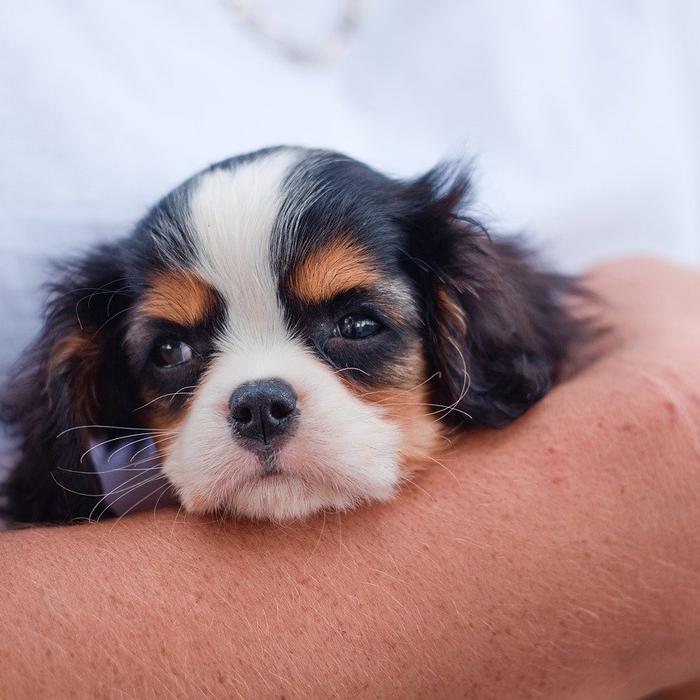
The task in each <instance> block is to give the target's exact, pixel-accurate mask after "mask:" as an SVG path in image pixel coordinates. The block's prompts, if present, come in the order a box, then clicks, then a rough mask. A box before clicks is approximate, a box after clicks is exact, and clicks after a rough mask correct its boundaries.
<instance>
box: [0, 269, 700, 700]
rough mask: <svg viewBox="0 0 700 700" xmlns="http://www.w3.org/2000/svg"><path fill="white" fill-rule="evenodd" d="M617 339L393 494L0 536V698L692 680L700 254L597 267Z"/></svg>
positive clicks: (434, 691)
mask: <svg viewBox="0 0 700 700" xmlns="http://www.w3.org/2000/svg"><path fill="white" fill-rule="evenodd" d="M590 283H591V286H592V287H593V288H594V289H595V290H597V291H598V292H599V293H600V294H602V295H603V296H604V298H605V299H607V300H608V302H609V304H610V309H609V311H608V312H607V313H608V314H609V320H610V322H611V323H613V324H614V326H615V328H616V330H617V339H616V341H615V342H614V343H613V347H611V348H609V349H607V350H606V351H605V354H604V357H603V358H602V359H601V360H599V361H598V362H596V363H595V364H594V365H593V366H592V367H590V368H589V369H587V370H585V371H584V372H583V373H582V374H580V375H578V376H577V377H576V378H574V379H572V380H570V381H568V382H567V383H565V384H563V385H562V386H560V387H558V388H556V389H555V390H554V391H553V392H552V393H551V394H550V395H549V396H548V397H547V398H546V399H545V400H544V401H543V402H542V403H541V404H540V405H538V406H537V407H536V408H535V409H533V410H532V411H530V412H529V413H528V414H527V415H526V416H525V417H524V418H523V419H521V420H519V421H517V422H516V424H514V425H513V426H511V427H510V428H508V429H506V430H503V431H498V432H482V433H478V434H473V435H471V436H469V437H468V439H466V440H464V441H463V443H462V444H461V445H459V446H454V447H453V448H452V450H450V452H449V454H448V455H447V456H446V457H445V458H443V459H441V462H442V463H443V464H442V466H440V465H438V464H435V465H431V467H430V469H429V470H427V471H426V472H425V473H424V474H423V475H421V476H420V477H418V478H416V484H415V486H411V485H409V486H408V487H406V488H405V490H404V492H403V493H402V495H401V497H400V498H399V499H397V500H396V501H394V502H392V503H389V504H385V505H375V506H370V507H365V508H362V509H359V510H358V511H356V512H353V513H348V514H344V515H342V516H339V515H337V514H332V515H326V516H325V517H320V518H317V519H315V520H312V521H309V522H305V523H301V524H298V525H294V526H292V527H286V528H279V527H272V526H265V525H259V524H258V525H256V524H250V523H241V522H238V523H225V524H219V523H209V522H205V521H203V520H198V519H195V518H186V517H184V516H182V515H180V516H179V517H176V513H175V512H174V511H169V510H165V511H159V512H158V513H156V514H154V513H152V512H150V513H145V514H141V515H138V516H134V517H128V518H125V519H123V520H121V521H119V522H117V523H114V522H105V523H101V524H96V525H95V524H93V525H83V526H76V527H72V528H54V529H46V528H37V529H31V530H24V531H16V532H10V533H5V534H4V535H2V537H0V562H2V565H1V566H0V586H1V587H2V591H3V593H2V596H0V620H2V627H3V632H2V634H1V635H0V659H1V661H0V687H1V688H2V695H3V697H8V698H15V697H16V698H20V697H58V698H60V697H71V698H74V697H82V696H91V697H139V698H144V697H189V698H199V697H245V698H248V697H278V698H279V697H286V698H294V697H300V698H301V697H304V698H306V697H333V696H339V697H357V696H359V697H368V698H370V697H372V698H376V697H449V698H452V697H478V698H504V697H538V698H539V697H545V698H549V697H551V698H562V697H566V698H592V697H595V698H633V697H639V696H642V695H644V694H646V693H649V692H651V691H653V690H655V689H658V688H662V687H665V686H670V685H673V684H678V683H682V682H685V681H688V680H691V679H692V678H694V677H697V676H699V675H700V544H699V542H698V532H700V273H698V272H697V271H691V270H687V269H682V268H678V267H673V266H670V265H666V264H663V263H656V262H652V261H646V260H637V261H625V262H619V263H614V264H611V265H609V266H606V267H604V268H601V269H599V270H597V271H596V272H595V273H593V274H592V275H591V282H590Z"/></svg>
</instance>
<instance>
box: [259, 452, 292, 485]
mask: <svg viewBox="0 0 700 700" xmlns="http://www.w3.org/2000/svg"><path fill="white" fill-rule="evenodd" d="M258 462H259V465H260V466H259V468H258V470H257V472H256V473H255V474H254V475H253V478H255V479H274V478H275V477H279V476H285V475H286V473H285V471H284V469H283V468H282V466H281V464H280V462H279V459H278V453H277V450H274V449H273V448H271V447H268V448H266V449H264V450H262V451H261V452H260V454H259V456H258Z"/></svg>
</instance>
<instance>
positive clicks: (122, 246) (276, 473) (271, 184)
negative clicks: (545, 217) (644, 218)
mask: <svg viewBox="0 0 700 700" xmlns="http://www.w3.org/2000/svg"><path fill="white" fill-rule="evenodd" d="M467 194H468V182H467V178H466V174H464V173H463V172H460V171H456V172H455V171H454V169H453V170H452V174H451V175H449V174H448V173H447V171H446V169H444V168H438V169H435V170H433V171H431V172H430V173H428V174H427V175H426V176H424V177H422V178H420V179H418V180H415V181H411V182H400V181H396V180H391V179H388V178H386V177H384V176H382V175H380V174H378V173H377V172H375V171H373V170H371V169H370V168H368V167H366V166H365V165H362V164H361V163H358V162H357V161H354V160H352V159H350V158H347V157H345V156H342V155H339V154H335V153H328V152H320V151H307V150H303V149H295V148H278V149H268V150H265V151H261V152H258V153H255V154H251V155H248V156H243V157H239V158H234V159H232V160H229V161H225V162H223V163H220V164H218V165H215V166H212V167H211V168H209V169H208V170H206V171H204V172H203V173H201V174H199V175H197V176H195V177H194V178H192V179H191V180H189V181H187V182H186V183H184V184H183V185H182V186H180V187H179V188H177V189H176V190H175V191H174V192H172V193H171V194H169V195H168V196H167V197H166V198H165V199H163V200H162V201H161V202H160V203H159V204H158V205H157V206H156V207H155V208H154V209H153V210H152V211H151V212H150V213H149V214H148V216H147V217H146V218H145V219H144V220H143V221H142V222H141V223H140V224H139V225H138V227H137V228H136V230H135V232H134V233H133V235H132V236H131V237H129V238H128V239H126V240H124V241H121V242H119V243H118V244H115V245H112V246H109V247H107V248H103V249H100V250H98V251H96V252H94V253H93V254H92V255H90V256H89V257H88V258H85V259H83V260H81V261H79V262H78V263H77V264H75V265H72V266H69V267H68V268H67V269H66V271H65V272H64V275H63V279H62V280H61V281H60V282H59V283H58V284H57V285H55V288H54V295H53V297H52V301H51V304H50V307H49V312H48V315H47V321H46V325H45V328H44V332H43V335H42V337H41V338H40V339H39V341H38V343H37V344H36V346H35V347H34V349H33V350H32V352H31V353H30V356H29V358H28V360H27V362H26V363H25V369H24V371H23V372H22V373H20V376H19V378H18V381H17V383H16V387H15V393H14V395H13V396H12V397H11V402H10V413H11V415H10V418H11V419H12V420H13V421H14V422H15V423H16V424H17V425H18V426H19V428H20V429H21V431H22V433H23V436H24V453H23V454H24V456H23V464H21V465H20V466H19V468H18V469H17V470H16V472H15V474H14V476H13V479H12V481H11V482H10V485H9V493H10V498H11V501H12V500H14V501H15V502H16V503H25V504H27V503H34V506H31V508H34V511H32V512H35V513H39V512H41V513H44V515H42V516H41V517H45V514H46V512H47V509H48V511H51V508H54V509H55V513H54V512H53V511H51V512H50V513H49V515H50V516H54V517H57V518H58V519H65V517H70V516H71V515H73V514H75V511H76V510H78V511H80V510H81V504H80V502H79V501H78V503H77V505H76V497H73V498H72V500H68V497H67V496H66V493H65V490H66V489H64V493H63V494H62V496H61V497H57V494H56V489H57V488H60V486H61V485H63V486H65V483H66V481H65V479H66V474H69V473H71V472H76V471H77V472H81V479H82V481H81V483H80V488H81V489H86V490H87V493H97V491H96V490H95V489H96V488H97V487H96V485H95V483H94V477H93V476H92V475H91V474H90V470H83V469H82V467H80V466H79V464H80V457H81V456H82V455H83V454H84V453H85V451H86V450H88V449H89V444H90V440H91V439H92V440H94V439H95V436H96V435H98V436H99V437H100V439H101V441H104V440H111V441H113V446H114V447H117V446H119V445H120V444H122V442H123V441H125V440H129V439H131V440H133V439H134V436H136V438H135V439H141V438H143V439H146V438H147V437H148V436H151V437H152V439H153V440H155V443H156V445H157V447H158V450H159V453H160V455H161V468H162V471H163V473H164V474H165V476H166V477H167V479H168V481H169V482H170V483H171V484H172V486H173V487H174V489H175V491H176V492H177V494H178V496H179V498H180V499H181V501H182V503H183V504H184V506H185V508H186V509H188V510H190V511H194V512H211V511H217V512H220V511H224V512H230V513H233V514H241V515H246V516H250V517H255V518H270V519H275V520H284V519H290V518H296V517H300V516H304V515H306V514H309V513H311V512H314V511H317V510H320V509H325V508H337V509H343V508H347V507H349V506H352V505H353V504H355V503H357V502H359V501H363V500H368V499H387V498H389V497H390V496H391V495H392V494H393V493H394V492H395V490H396V488H397V486H398V485H399V484H400V483H401V480H402V479H403V478H405V477H407V475H408V474H410V473H411V471H412V470H414V469H416V468H417V467H419V466H421V465H423V464H425V463H426V462H429V461H430V456H431V454H432V453H434V452H435V451H436V449H437V447H438V444H439V439H440V433H441V431H442V430H444V429H445V428H446V427H448V426H451V427H455V426H460V425H489V426H496V425H501V424H503V423H505V422H507V421H509V420H511V419H513V418H515V417H516V416H518V415H519V414H521V413H522V412H523V411H524V410H525V409H526V408H527V407H528V406H529V405H530V404H532V403H533V402H534V401H536V400H537V399H538V398H540V397H541V396H542V395H543V394H544V392H545V391H546V390H547V389H548V387H549V386H550V383H551V381H552V380H553V378H554V377H555V375H556V372H557V370H558V368H559V366H560V364H561V361H562V359H563V356H564V352H565V348H566V344H567V340H568V339H569V338H570V336H571V334H572V333H574V331H575V324H574V322H573V321H571V319H570V318H569V317H568V315H567V313H566V312H565V311H564V309H563V308H562V306H561V295H562V293H564V292H565V291H566V288H567V281H566V280H565V279H563V278H561V277H558V276H555V275H550V274H547V273H544V272H541V271H540V270H539V269H537V267H536V265H535V264H534V263H533V262H532V261H531V260H530V259H529V257H528V256H527V254H526V253H524V252H523V251H522V250H521V249H520V248H519V247H518V246H517V245H516V244H514V243H512V242H499V243H496V242H494V241H492V240H491V239H489V237H488V236H487V235H486V233H485V232H484V230H483V229H482V228H481V227H480V226H479V225H478V224H476V223H475V222H474V221H472V220H470V219H469V218H465V216H464V206H465V199H466V197H467ZM87 426H93V427H87ZM127 429H128V430H127ZM42 470H43V471H45V472H46V473H47V474H48V472H49V471H53V475H52V477H51V480H49V479H47V478H43V477H42V476H41V475H40V472H41V473H43V472H42ZM83 472H85V473H83ZM57 482H58V485H57ZM71 483H72V484H74V483H75V482H71ZM13 489H14V491H13ZM72 490H73V491H79V489H77V488H73V489H72ZM49 503H54V504H56V503H59V504H61V503H62V504H63V505H54V506H51V507H49V506H48V505H47V504H49ZM26 507H27V508H30V506H26ZM23 515H24V516H25V518H26V519H30V518H31V513H29V512H28V513H22V512H19V509H17V508H16V509H15V517H19V518H20V519H25V518H22V516H23Z"/></svg>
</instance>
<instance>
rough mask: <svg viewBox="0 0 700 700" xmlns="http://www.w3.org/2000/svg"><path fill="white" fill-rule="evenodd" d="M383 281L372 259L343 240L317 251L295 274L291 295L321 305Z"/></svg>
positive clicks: (356, 246)
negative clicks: (344, 294)
mask: <svg viewBox="0 0 700 700" xmlns="http://www.w3.org/2000/svg"><path fill="white" fill-rule="evenodd" d="M379 280H380V275H379V272H378V270H377V269H376V266H375V264H374V260H373V259H372V256H371V255H370V254H369V253H368V252H367V250H366V249H365V248H363V247H362V246H361V245H359V244H357V243H353V242H352V241H349V240H347V239H345V238H339V239H337V240H334V241H331V242H330V243H328V244H326V245H325V246H323V247H322V248H321V249H320V250H317V251H314V252H313V253H311V254H310V255H308V256H307V257H306V258H304V259H303V260H302V261H301V262H300V263H299V264H298V265H297V267H296V268H295V269H294V270H293V272H292V274H291V276H290V280H289V284H290V287H291V291H292V292H293V293H294V294H295V295H296V296H297V297H299V298H300V299H302V300H303V301H306V302H309V303H319V302H322V301H327V300H328V299H332V298H333V297H334V296H337V295H338V294H342V293H343V292H348V291H350V290H351V289H357V288H358V287H371V286H373V285H376V284H377V283H378V282H379Z"/></svg>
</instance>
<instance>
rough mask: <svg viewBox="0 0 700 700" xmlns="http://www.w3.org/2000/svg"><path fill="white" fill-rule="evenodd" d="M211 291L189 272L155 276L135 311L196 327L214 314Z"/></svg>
mask: <svg viewBox="0 0 700 700" xmlns="http://www.w3.org/2000/svg"><path fill="white" fill-rule="evenodd" d="M215 304H216V295H215V293H214V290H213V289H212V288H211V287H210V286H209V285H208V284H207V283H206V282H204V281H203V280H202V279H201V278H199V277H197V275H195V274H194V273H192V272H186V271H182V270H179V271H168V272H159V273H157V274H156V275H155V276H154V277H152V278H151V279H150V280H149V282H148V288H147V290H146V292H145V294H144V298H143V301H142V302H141V305H140V307H139V311H140V313H141V314H144V315H146V316H152V317H154V318H160V319H165V320H166V321H172V322H173V323H177V324H179V325H181V326H196V325H197V324H198V323H201V322H202V321H204V320H206V318H207V317H208V316H209V315H210V314H211V313H212V311H213V310H214V305H215Z"/></svg>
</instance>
